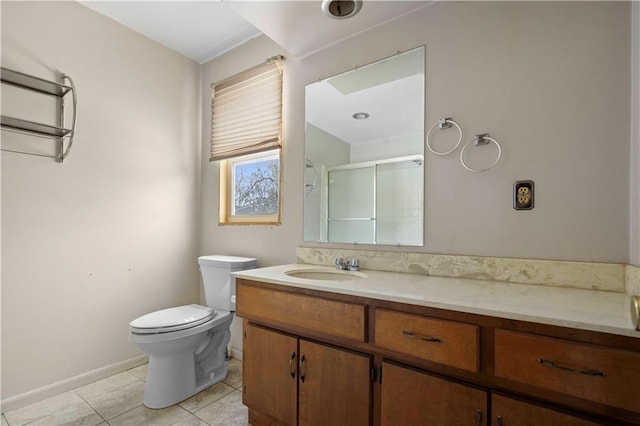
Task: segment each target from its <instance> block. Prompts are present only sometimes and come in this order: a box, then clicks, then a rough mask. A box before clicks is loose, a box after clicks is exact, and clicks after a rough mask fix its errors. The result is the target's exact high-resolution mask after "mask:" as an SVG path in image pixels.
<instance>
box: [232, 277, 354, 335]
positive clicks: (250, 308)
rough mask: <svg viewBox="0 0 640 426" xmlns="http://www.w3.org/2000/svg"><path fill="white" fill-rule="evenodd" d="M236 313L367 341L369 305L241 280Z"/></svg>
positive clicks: (238, 288) (250, 317) (241, 315)
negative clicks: (269, 287)
mask: <svg viewBox="0 0 640 426" xmlns="http://www.w3.org/2000/svg"><path fill="white" fill-rule="evenodd" d="M236 297H237V304H236V313H237V314H238V316H240V317H243V318H248V319H262V320H266V321H277V322H279V323H282V324H291V325H294V326H297V327H304V328H307V329H309V330H312V331H317V332H322V333H327V334H332V335H334V336H338V337H346V338H348V339H353V340H357V341H358V342H364V341H365V336H366V306H365V305H359V304H356V303H345V302H338V301H335V300H327V299H322V298H320V297H313V296H306V295H302V294H295V293H289V292H284V291H278V290H272V289H268V288H261V287H258V286H254V285H248V284H246V283H245V282H243V281H241V280H238V282H237V286H236Z"/></svg>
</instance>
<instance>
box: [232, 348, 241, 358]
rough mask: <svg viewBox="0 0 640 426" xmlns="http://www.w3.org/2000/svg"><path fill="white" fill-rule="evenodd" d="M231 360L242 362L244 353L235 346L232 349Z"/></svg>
mask: <svg viewBox="0 0 640 426" xmlns="http://www.w3.org/2000/svg"><path fill="white" fill-rule="evenodd" d="M231 358H233V359H237V360H239V361H242V351H241V350H240V349H236V348H234V347H233V346H232V347H231Z"/></svg>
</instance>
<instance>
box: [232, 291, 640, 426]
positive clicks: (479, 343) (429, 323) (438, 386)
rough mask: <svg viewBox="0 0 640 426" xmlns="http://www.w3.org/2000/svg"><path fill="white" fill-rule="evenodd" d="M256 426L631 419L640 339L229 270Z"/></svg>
mask: <svg viewBox="0 0 640 426" xmlns="http://www.w3.org/2000/svg"><path fill="white" fill-rule="evenodd" d="M236 286H237V289H236V291H237V297H238V299H237V315H238V316H240V317H243V318H244V330H245V339H244V354H243V355H244V360H243V366H244V367H243V368H244V370H243V380H244V386H245V388H244V396H243V402H244V403H245V405H247V406H248V407H249V421H250V423H251V424H253V425H254V426H260V425H276V424H286V425H331V426H338V425H356V426H357V425H373V426H389V425H398V426H410V425H433V426H457V425H460V426H467V425H468V426H490V425H491V426H527V425H531V426H534V425H535V426H538V425H541V426H542V425H544V426H560V425H562V426H591V425H596V424H601V425H616V426H619V425H640V339H637V338H633V337H625V336H617V335H611V334H606V333H599V332H592V331H585V330H578V329H572V328H566V327H557V326H552V325H544V324H538V323H531V322H525V321H516V320H508V319H502V318H496V317H490V316H485V315H476V314H469V313H462V312H454V311H449V310H445V309H436V308H430V307H424V306H416V305H408V304H402V303H396V302H389V301H382V300H377V299H373V298H364V297H356V296H349V295H341V294H336V293H329V292H324V291H316V290H308V289H299V288H295V287H288V286H280V285H276V284H267V283H260V282H254V281H251V280H245V279H238V280H237V282H236Z"/></svg>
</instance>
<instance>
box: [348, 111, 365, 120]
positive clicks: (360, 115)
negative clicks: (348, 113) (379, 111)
mask: <svg viewBox="0 0 640 426" xmlns="http://www.w3.org/2000/svg"><path fill="white" fill-rule="evenodd" d="M352 117H353V118H355V119H356V120H366V119H367V118H369V114H368V113H366V112H356V113H355V114H353V115H352Z"/></svg>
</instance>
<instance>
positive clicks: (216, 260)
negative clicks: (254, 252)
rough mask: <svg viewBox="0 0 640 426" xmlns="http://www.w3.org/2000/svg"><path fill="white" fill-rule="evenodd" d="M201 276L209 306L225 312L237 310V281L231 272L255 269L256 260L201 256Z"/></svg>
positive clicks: (199, 260)
mask: <svg viewBox="0 0 640 426" xmlns="http://www.w3.org/2000/svg"><path fill="white" fill-rule="evenodd" d="M198 263H199V264H200V274H201V275H202V283H203V285H204V295H205V297H206V299H207V306H209V307H211V308H214V309H222V310H225V311H235V310H236V297H235V296H236V281H235V277H233V276H231V275H230V273H231V272H235V271H242V270H245V269H253V268H255V267H256V259H254V258H251V257H237V256H220V255H213V256H200V257H199V258H198Z"/></svg>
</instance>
